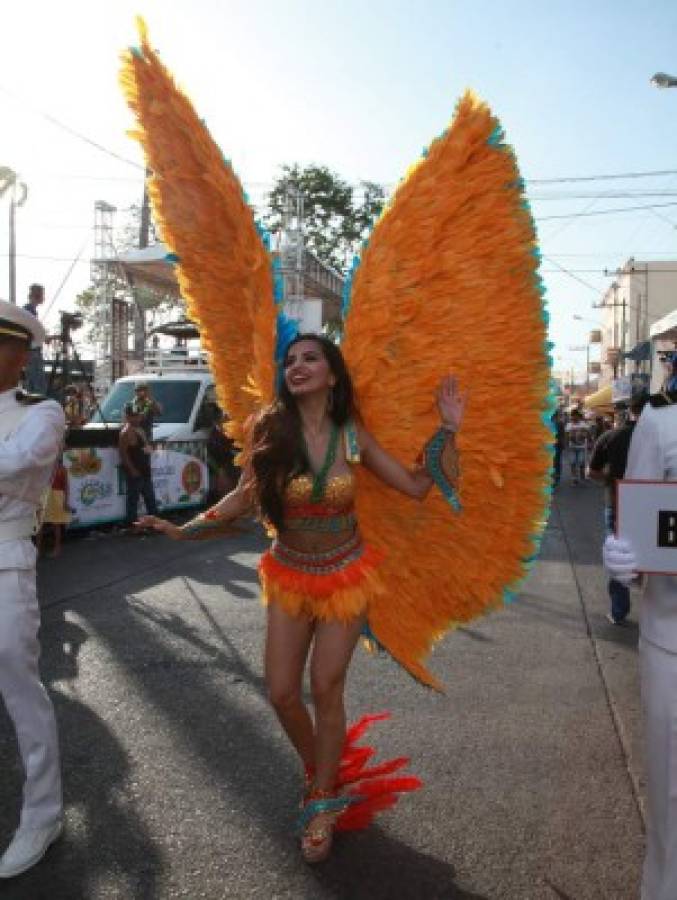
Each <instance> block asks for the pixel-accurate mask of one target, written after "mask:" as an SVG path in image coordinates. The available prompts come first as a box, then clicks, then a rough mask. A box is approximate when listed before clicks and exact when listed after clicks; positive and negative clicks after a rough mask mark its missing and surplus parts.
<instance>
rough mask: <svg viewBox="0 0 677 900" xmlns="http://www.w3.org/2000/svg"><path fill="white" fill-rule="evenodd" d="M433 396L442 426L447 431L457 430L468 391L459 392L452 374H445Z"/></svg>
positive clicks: (461, 419)
mask: <svg viewBox="0 0 677 900" xmlns="http://www.w3.org/2000/svg"><path fill="white" fill-rule="evenodd" d="M435 396H436V399H437V408H438V409H439V411H440V418H441V419H442V425H443V427H444V428H447V429H448V430H449V431H458V429H459V428H460V427H461V422H462V421H463V413H464V412H465V404H466V401H467V399H468V392H467V391H465V392H464V393H461V392H460V391H459V389H458V384H457V382H456V379H455V378H454V376H453V375H447V376H446V377H445V378H443V379H442V381H441V382H440V386H439V387H438V388H437V393H436V395H435Z"/></svg>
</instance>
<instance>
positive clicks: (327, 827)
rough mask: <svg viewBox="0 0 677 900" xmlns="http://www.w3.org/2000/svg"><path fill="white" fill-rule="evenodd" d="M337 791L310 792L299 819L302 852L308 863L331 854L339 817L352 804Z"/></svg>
mask: <svg viewBox="0 0 677 900" xmlns="http://www.w3.org/2000/svg"><path fill="white" fill-rule="evenodd" d="M350 802H351V801H350V799H349V798H347V797H338V796H337V795H336V792H335V791H322V790H318V789H315V790H313V791H311V792H310V794H309V795H308V798H307V800H306V802H305V804H304V807H303V812H302V813H301V817H300V819H299V831H300V833H301V854H302V856H303V858H304V859H305V861H306V862H307V863H311V864H314V863H320V862H324V860H325V859H326V858H327V857H328V856H329V851H330V850H331V845H332V840H333V837H334V826H335V825H336V820H337V818H338V817H339V816H340V815H341V813H342V812H343V811H344V810H345V809H346V807H347V806H349V805H350Z"/></svg>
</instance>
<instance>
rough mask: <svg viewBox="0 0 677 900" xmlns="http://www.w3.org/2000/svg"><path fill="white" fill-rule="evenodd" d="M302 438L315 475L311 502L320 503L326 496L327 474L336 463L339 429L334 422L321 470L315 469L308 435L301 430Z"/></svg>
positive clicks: (307, 458)
mask: <svg viewBox="0 0 677 900" xmlns="http://www.w3.org/2000/svg"><path fill="white" fill-rule="evenodd" d="M301 438H302V440H303V449H304V451H305V454H306V460H307V462H308V468H309V469H310V472H311V474H312V476H313V489H312V491H311V492H310V502H311V503H319V502H320V501H321V500H322V498H323V497H324V489H325V487H326V486H327V475H328V474H329V470H330V469H331V467H332V466H333V465H334V462H335V460H336V448H337V446H338V439H339V429H338V428H337V427H336V425H334V423H333V422H332V426H331V434H330V435H329V443H328V444H327V452H326V453H325V455H324V462H323V463H322V465H321V467H320V470H319V472H314V471H313V466H312V463H311V461H310V453H309V452H308V444H307V443H306V436H305V434H304V433H303V430H301Z"/></svg>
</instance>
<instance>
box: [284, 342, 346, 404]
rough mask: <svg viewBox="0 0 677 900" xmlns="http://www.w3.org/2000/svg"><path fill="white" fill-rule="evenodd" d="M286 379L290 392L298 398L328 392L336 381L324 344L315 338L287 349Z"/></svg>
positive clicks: (285, 362)
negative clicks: (324, 350)
mask: <svg viewBox="0 0 677 900" xmlns="http://www.w3.org/2000/svg"><path fill="white" fill-rule="evenodd" d="M284 380H285V384H286V386H287V389H288V390H289V393H290V394H291V395H292V396H293V397H296V398H298V399H300V398H301V397H306V396H308V395H309V394H315V393H319V392H326V391H329V390H331V388H332V387H333V386H334V384H335V383H336V378H335V376H334V374H333V372H332V371H331V368H330V366H329V362H328V361H327V358H326V356H325V355H324V353H323V352H322V346H321V345H320V344H319V343H318V342H317V341H313V340H307V341H305V340H303V341H298V342H297V343H295V344H292V346H291V347H290V348H289V350H288V351H287V355H286V357H285V360H284Z"/></svg>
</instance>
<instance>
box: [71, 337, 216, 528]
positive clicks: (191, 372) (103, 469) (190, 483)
mask: <svg viewBox="0 0 677 900" xmlns="http://www.w3.org/2000/svg"><path fill="white" fill-rule="evenodd" d="M156 362H157V363H158V364H157V365H154V366H153V367H152V369H151V370H150V371H149V370H148V368H147V369H146V370H145V371H144V372H139V374H138V375H126V376H124V377H123V378H119V379H118V380H117V381H116V382H115V384H114V385H113V386H112V388H111V389H110V391H109V392H108V394H107V396H106V397H105V398H104V400H103V402H102V403H101V405H100V409H99V410H98V411H97V412H96V413H95V414H94V416H93V417H92V420H91V421H90V422H89V423H88V424H87V425H85V427H84V428H83V429H79V430H77V432H73V433H72V434H71V435H70V438H69V440H68V441H67V445H66V451H65V453H64V464H65V466H66V469H67V471H68V476H69V503H70V505H71V507H72V509H73V522H72V524H71V527H74V528H78V527H83V526H91V525H95V524H99V523H104V522H118V521H122V520H123V519H124V515H125V492H126V479H125V478H124V474H123V470H122V466H121V462H120V457H119V454H118V449H117V441H118V434H119V431H120V425H121V422H122V421H123V419H124V408H125V404H126V403H129V402H131V401H132V399H133V397H134V388H135V386H136V385H137V384H140V383H145V384H147V385H148V388H149V391H150V394H151V395H152V397H153V399H154V400H157V402H158V403H159V405H160V406H161V408H162V411H161V412H160V413H158V414H157V415H156V416H155V417H154V423H153V454H152V461H151V466H152V475H153V485H154V488H155V496H156V499H157V502H158V506H159V507H160V509H161V510H169V509H182V508H190V507H195V506H200V505H202V504H203V503H204V502H205V499H206V497H207V495H208V493H209V488H210V484H209V479H210V475H209V469H208V465H207V439H208V437H209V434H210V431H211V429H212V426H213V424H214V421H215V417H216V413H217V411H218V407H217V404H216V396H215V388H214V377H213V375H212V374H211V372H210V371H209V369H208V368H207V367H206V365H205V364H203V363H204V360H203V359H202V357H200V358H195V357H191V356H188V355H186V356H185V357H184V358H183V359H177V358H176V356H175V355H174V354H172V353H169V354H168V353H167V352H166V351H158V352H157V359H156ZM160 363H161V364H160Z"/></svg>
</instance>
